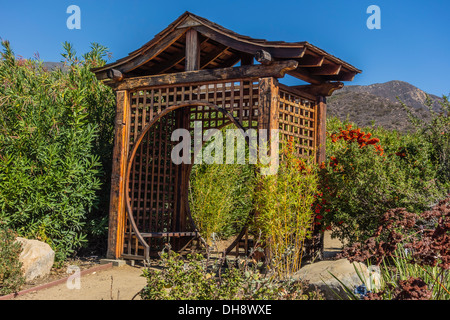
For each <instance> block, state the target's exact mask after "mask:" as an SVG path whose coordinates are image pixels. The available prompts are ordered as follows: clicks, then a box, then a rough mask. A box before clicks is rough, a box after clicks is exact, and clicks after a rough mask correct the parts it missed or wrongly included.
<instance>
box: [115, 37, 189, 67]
mask: <svg viewBox="0 0 450 320" xmlns="http://www.w3.org/2000/svg"><path fill="white" fill-rule="evenodd" d="M185 32H186V29H177V30H175V31H173V32H172V33H169V34H168V35H167V37H165V38H164V39H162V40H161V41H160V42H158V43H157V44H156V45H155V46H154V47H151V48H150V49H149V50H147V51H145V52H143V53H142V54H141V55H140V56H139V57H137V58H136V59H133V60H131V61H128V62H126V63H124V64H123V65H122V66H120V67H118V69H119V70H120V71H122V73H127V72H129V71H132V70H134V69H136V68H138V67H139V66H140V65H142V64H144V63H146V62H148V61H149V60H151V59H153V58H154V57H156V56H157V55H158V54H160V53H161V52H163V51H164V49H166V48H167V47H168V46H170V45H171V44H172V43H174V42H175V41H177V40H178V39H179V38H181V36H183V34H184V33H185Z"/></svg>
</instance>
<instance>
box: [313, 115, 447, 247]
mask: <svg viewBox="0 0 450 320" xmlns="http://www.w3.org/2000/svg"><path fill="white" fill-rule="evenodd" d="M327 131H328V137H327V162H326V163H324V164H322V170H321V173H320V174H321V190H320V193H319V197H318V203H319V204H320V205H319V206H317V207H316V213H317V214H318V215H319V218H321V219H323V220H321V221H320V222H321V223H322V224H323V226H324V227H325V226H327V227H328V228H329V227H331V226H333V235H334V236H338V237H339V238H340V239H341V240H343V241H347V242H349V243H353V242H355V241H363V240H365V239H367V238H368V237H370V236H371V235H372V234H373V232H374V230H375V229H376V228H377V223H378V221H379V217H380V216H381V215H382V214H383V213H385V212H386V211H387V210H388V209H390V208H397V207H402V208H406V209H407V210H409V211H411V212H415V213H418V212H421V211H423V210H424V209H427V208H429V207H430V206H431V205H432V204H433V203H435V202H436V201H437V200H438V199H439V198H442V197H443V196H444V195H445V188H444V187H443V186H442V184H441V183H439V174H438V171H439V169H438V166H439V164H438V163H436V162H435V161H434V160H433V145H432V143H430V142H429V141H427V140H426V139H424V137H423V135H421V134H420V133H409V134H400V133H399V132H397V131H389V130H385V129H383V128H381V127H378V128H374V127H372V128H362V129H359V128H358V129H356V128H354V127H352V126H351V124H349V123H348V122H345V123H342V122H341V121H339V120H338V119H336V118H331V119H328V121H327ZM369 131H370V134H368V132H369ZM363 134H364V135H363ZM371 134H373V136H371ZM358 135H359V138H356V137H358ZM353 136H354V137H355V138H354V139H352V138H351V137H353ZM374 137H376V138H374ZM371 140H372V141H371ZM368 141H371V142H370V143H369V144H367V143H368Z"/></svg>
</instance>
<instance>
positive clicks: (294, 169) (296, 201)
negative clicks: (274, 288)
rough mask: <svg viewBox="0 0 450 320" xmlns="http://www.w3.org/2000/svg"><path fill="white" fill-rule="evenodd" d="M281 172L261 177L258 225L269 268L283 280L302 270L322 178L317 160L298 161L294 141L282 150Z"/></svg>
mask: <svg viewBox="0 0 450 320" xmlns="http://www.w3.org/2000/svg"><path fill="white" fill-rule="evenodd" d="M282 154H283V158H282V160H281V161H280V165H279V167H278V172H277V173H276V174H274V175H267V176H264V175H260V176H259V177H258V181H257V183H258V192H257V193H256V195H255V202H256V212H257V217H256V225H257V228H258V229H259V230H261V234H262V240H263V242H264V244H265V246H266V249H267V250H266V253H267V254H268V257H266V261H267V262H268V266H269V267H270V268H272V269H273V270H274V272H276V273H277V275H278V276H279V277H281V278H285V277H289V276H290V275H292V274H293V273H294V272H296V271H297V270H298V269H300V266H301V261H302V255H303V251H304V244H305V239H306V238H307V237H309V236H310V235H311V232H312V222H313V218H314V213H313V211H312V209H311V206H312V204H313V203H314V201H315V198H314V195H315V194H316V192H317V183H318V177H317V173H316V170H315V169H314V164H313V161H309V160H308V159H300V158H298V157H297V156H296V155H295V154H294V151H293V141H292V140H291V141H289V142H288V143H287V145H286V146H285V147H284V148H283V150H282Z"/></svg>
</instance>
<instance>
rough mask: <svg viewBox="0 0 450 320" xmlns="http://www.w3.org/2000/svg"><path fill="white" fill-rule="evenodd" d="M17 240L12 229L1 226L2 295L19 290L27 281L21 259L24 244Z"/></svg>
mask: <svg viewBox="0 0 450 320" xmlns="http://www.w3.org/2000/svg"><path fill="white" fill-rule="evenodd" d="M15 240H16V235H15V233H14V232H13V231H12V230H10V229H6V228H4V227H2V226H0V295H6V294H10V293H13V292H17V291H19V290H20V287H21V286H22V285H23V284H24V283H25V278H24V277H23V272H22V269H21V268H22V262H20V261H19V256H20V253H21V252H22V245H21V244H20V242H16V241H15Z"/></svg>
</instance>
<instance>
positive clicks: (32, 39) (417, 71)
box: [0, 0, 450, 96]
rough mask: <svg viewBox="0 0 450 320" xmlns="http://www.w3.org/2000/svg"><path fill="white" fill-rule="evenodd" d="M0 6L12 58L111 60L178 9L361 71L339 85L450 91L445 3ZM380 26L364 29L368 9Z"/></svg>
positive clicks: (0, 24)
mask: <svg viewBox="0 0 450 320" xmlns="http://www.w3.org/2000/svg"><path fill="white" fill-rule="evenodd" d="M1 1H2V4H1V5H0V8H1V10H0V37H1V38H2V39H4V40H5V39H6V40H9V41H10V42H11V45H12V47H13V50H14V52H15V53H16V55H21V56H23V57H24V58H31V57H33V56H34V54H35V53H36V52H38V53H39V56H40V58H41V60H44V61H60V60H61V56H60V53H61V51H62V46H61V44H62V42H64V41H68V42H71V43H72V44H73V45H74V47H75V49H76V50H77V51H78V53H80V54H81V53H85V52H86V51H88V49H89V45H90V43H91V42H98V43H100V44H103V45H105V46H107V47H108V48H109V49H110V51H111V52H112V53H113V59H112V61H114V60H116V59H119V58H121V57H123V56H125V55H127V54H128V53H129V52H131V51H133V50H135V49H137V48H139V47H140V46H141V45H143V44H144V43H146V42H147V41H149V40H150V39H151V38H152V37H153V36H154V35H155V34H156V33H158V32H159V31H161V30H162V29H164V28H165V27H166V26H167V25H168V24H170V23H171V22H172V21H173V20H175V19H176V18H177V17H178V16H179V15H181V14H182V13H183V12H184V11H190V12H192V13H195V14H197V15H200V16H203V17H205V18H207V19H209V20H211V21H213V22H216V23H218V24H221V25H222V26H224V27H226V28H228V29H231V30H233V31H235V32H238V33H240V34H243V35H248V36H251V37H254V38H265V39H268V40H283V41H308V42H310V43H312V44H314V45H316V46H318V47H319V48H321V49H324V50H325V51H327V52H329V53H331V54H333V55H336V56H337V57H339V58H341V59H343V60H345V61H347V62H349V63H351V64H353V65H354V66H356V67H358V68H359V69H362V70H363V73H362V74H360V75H358V76H356V78H355V80H354V81H353V82H348V83H347V84H371V83H380V82H386V81H389V80H403V81H407V82H410V83H411V84H413V85H415V86H417V87H419V88H421V89H423V90H425V91H427V92H429V93H432V94H436V95H439V96H441V95H442V94H446V95H447V94H449V93H450V80H449V75H450V63H449V61H448V58H449V56H450V19H449V12H450V1H447V0H429V1H415V0H409V1H406V0H395V1H394V0H371V1H365V0H315V1H311V0H310V1H302V0H296V1H281V0H279V1H273V0H272V1H266V0H259V1H257V2H256V1H255V2H253V1H243V0H241V1H238V0H224V1H215V0H208V1H186V0H185V1H178V0H170V1H160V0H159V1H151V0H146V1H138V0H129V1H123V0H121V1H116V0H113V1H104V0H95V1H93V0H90V1H88V0H70V1H66V0H58V1H56V0H55V1H45V0H41V1H28V0H23V1H9V0H8V1H7V0H1ZM72 4H74V5H77V6H79V7H80V9H81V29H80V30H69V29H68V28H67V27H66V20H67V18H68V17H69V14H67V13H66V9H67V7H68V6H69V5H72ZM372 4H374V5H378V6H379V7H380V9H381V29H380V30H369V29H368V28H367V27H366V20H367V19H368V18H369V16H370V15H369V14H367V13H366V10H367V7H368V6H370V5H372Z"/></svg>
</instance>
